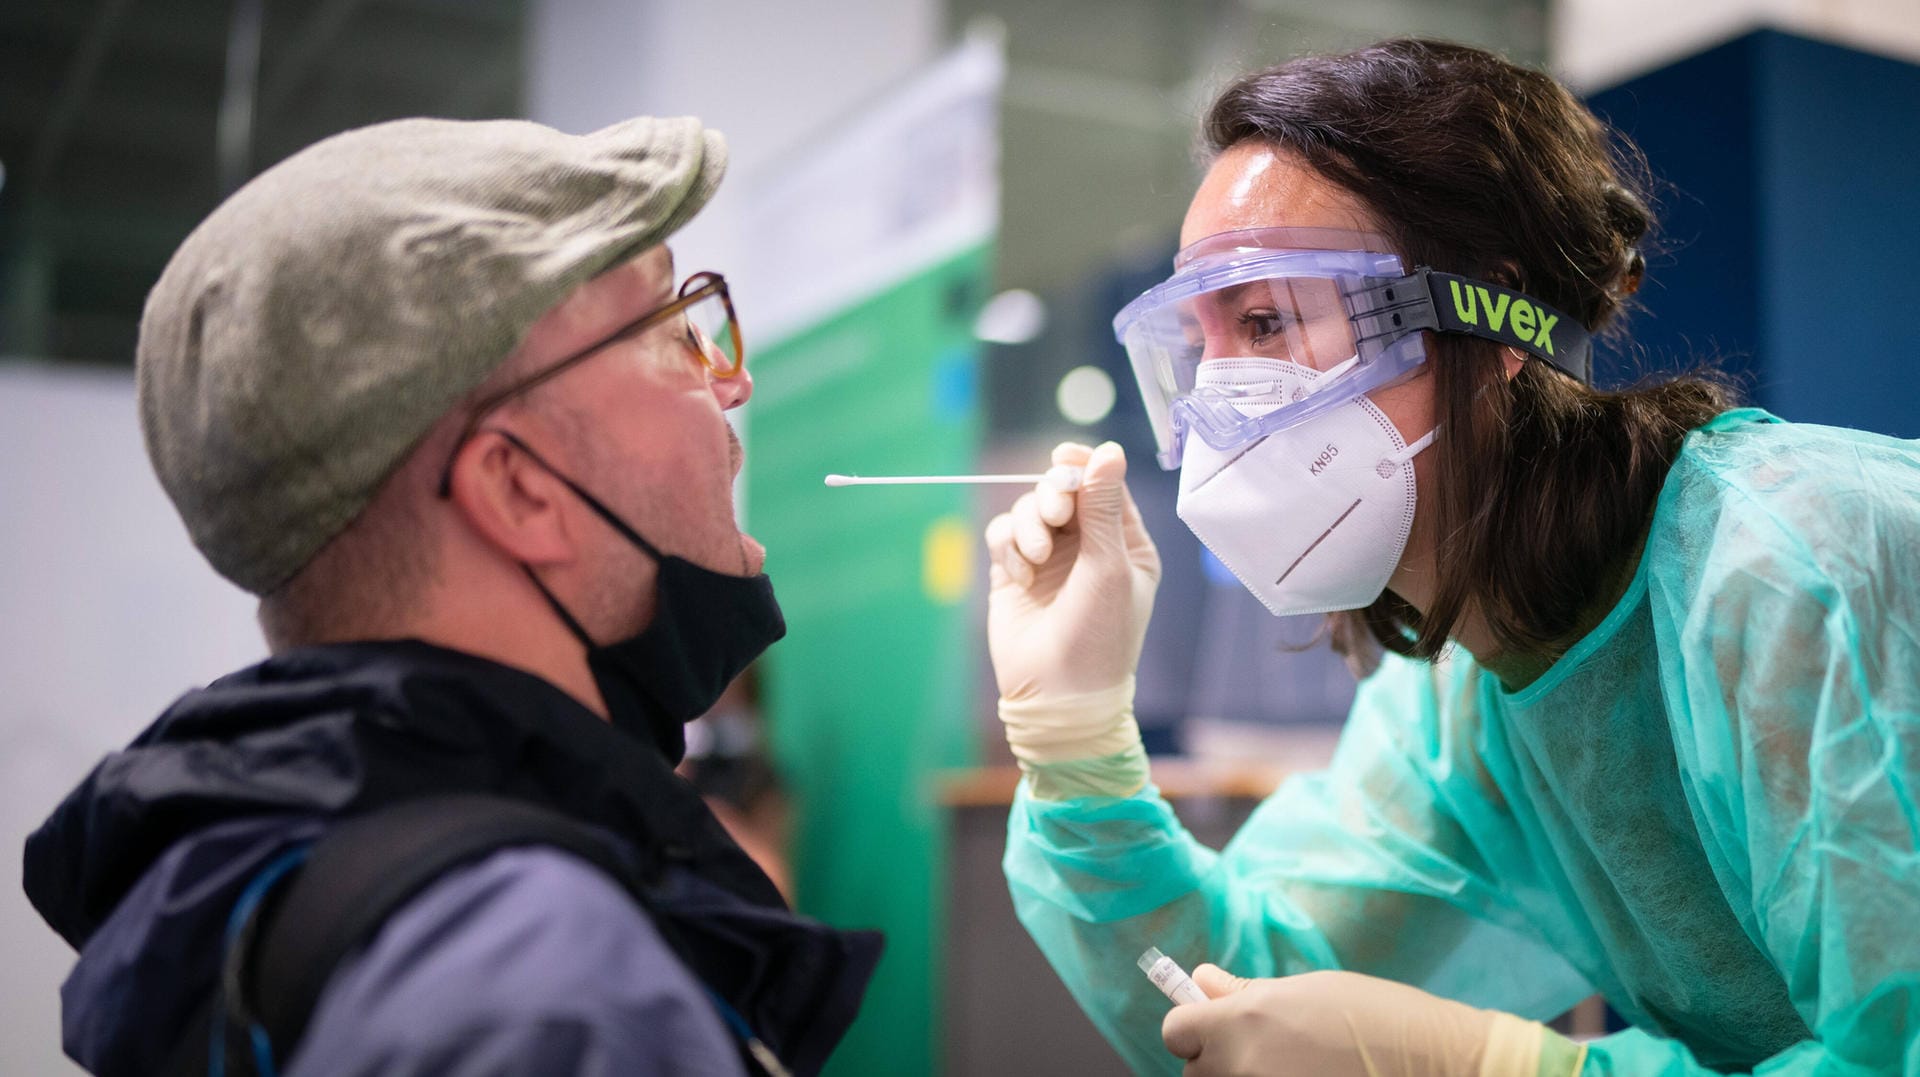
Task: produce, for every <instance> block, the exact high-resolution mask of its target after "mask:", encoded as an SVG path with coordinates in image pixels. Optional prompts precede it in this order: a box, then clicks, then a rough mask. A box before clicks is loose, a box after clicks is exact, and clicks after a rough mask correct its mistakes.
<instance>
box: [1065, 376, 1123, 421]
mask: <svg viewBox="0 0 1920 1077" xmlns="http://www.w3.org/2000/svg"><path fill="white" fill-rule="evenodd" d="M1053 395H1054V400H1055V401H1056V402H1057V403H1058V404H1059V405H1060V414H1062V415H1064V416H1066V417H1067V421H1068V422H1070V423H1077V424H1079V425H1080V426H1092V425H1093V424H1094V423H1097V422H1099V421H1100V420H1102V419H1104V418H1106V417H1107V413H1109V412H1111V411H1112V410H1113V379H1112V378H1110V377H1108V376H1107V372H1106V371H1104V370H1101V369H1100V368H1099V367H1097V366H1077V367H1074V368H1073V369H1072V370H1069V371H1067V376H1066V377H1064V378H1061V379H1060V388H1059V389H1058V390H1057V391H1055V393H1054V394H1053Z"/></svg>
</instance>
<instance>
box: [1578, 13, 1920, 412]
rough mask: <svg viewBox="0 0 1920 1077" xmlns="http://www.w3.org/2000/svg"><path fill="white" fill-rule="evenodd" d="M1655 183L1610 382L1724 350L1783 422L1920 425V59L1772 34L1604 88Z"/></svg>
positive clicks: (1598, 106) (1613, 115)
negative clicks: (1625, 333)
mask: <svg viewBox="0 0 1920 1077" xmlns="http://www.w3.org/2000/svg"><path fill="white" fill-rule="evenodd" d="M1591 103H1592V105H1593V106H1594V109H1595V111H1597V112H1599V113H1600V114H1601V115H1602V116H1603V117H1605V118H1607V119H1609V120H1610V121H1611V122H1613V123H1614V124H1615V125H1617V126H1618V127H1620V128H1621V129H1622V130H1623V131H1625V132H1626V133H1627V134H1628V135H1629V136H1630V137H1632V138H1633V139H1634V140H1635V141H1636V142H1637V143H1639V145H1640V146H1641V148H1642V149H1643V150H1644V151H1645V152H1646V154H1647V158H1648V160H1649V162H1650V163H1651V165H1652V167H1653V172H1654V174H1655V176H1656V177H1657V178H1658V179H1659V180H1661V181H1663V183H1662V189H1661V190H1660V191H1659V195H1660V198H1659V201H1660V205H1659V207H1658V208H1659V210H1660V212H1661V216H1662V218H1663V220H1664V222H1665V227H1664V230H1663V236H1664V237H1665V238H1664V250H1662V251H1661V252H1660V253H1657V254H1656V255H1655V256H1654V257H1651V258H1649V261H1648V277H1649V279H1648V283H1647V285H1646V287H1645V288H1644V289H1643V290H1642V292H1641V297H1640V298H1641V299H1642V301H1643V302H1644V304H1645V306H1646V310H1645V311H1644V312H1643V313H1642V314H1640V315H1639V316H1638V317H1636V318H1635V320H1634V322H1633V323H1632V331H1633V332H1632V335H1633V339H1634V341H1635V347H1634V348H1631V349H1629V350H1628V351H1627V352H1626V353H1625V354H1620V355H1611V356H1603V358H1602V362H1601V364H1600V365H1599V367H1598V370H1599V372H1600V374H1601V376H1602V377H1603V378H1606V379H1608V380H1609V381H1611V382H1613V383H1619V382H1622V381H1629V380H1632V378H1633V376H1634V375H1636V374H1637V373H1639V372H1641V371H1642V370H1646V369H1674V368H1676V367H1682V366H1686V365H1688V364H1689V363H1692V362H1696V361H1700V360H1716V361H1718V362H1719V363H1720V365H1721V366H1723V367H1724V368H1725V369H1728V370H1730V371H1732V372H1735V373H1736V374H1739V375H1741V376H1742V377H1743V378H1744V379H1745V381H1746V386H1747V389H1748V392H1749V393H1750V395H1751V396H1752V398H1753V400H1754V402H1756V403H1758V404H1761V405H1762V406H1765V407H1767V408H1769V409H1771V410H1773V411H1775V412H1777V413H1779V414H1780V415H1782V416H1785V417H1786V418H1789V419H1796V420H1802V421H1807V422H1821V423H1833V424H1836V425H1842V426H1856V427H1862V428H1865V429H1870V430H1877V431H1880V432H1883V433H1888V434H1894V435H1897V436H1901V437H1920V390H1917V389H1916V388H1915V386H1916V384H1917V383H1916V379H1914V378H1913V376H1912V375H1911V373H1910V372H1909V370H1908V366H1909V360H1908V356H1909V354H1910V353H1912V351H1913V344H1912V336H1913V334H1912V331H1911V330H1910V329H1909V328H1908V325H1907V322H1908V320H1909V318H1910V315H1909V313H1908V312H1909V311H1911V310H1912V309H1913V308H1914V307H1915V305H1916V304H1915V303H1914V301H1913V300H1912V299H1911V298H1910V295H1911V292H1912V290H1913V289H1912V285H1911V284H1910V283H1909V282H1910V281H1911V280H1912V279H1913V278H1912V272H1911V269H1910V267H1911V266H1912V264H1913V262H1914V260H1915V255H1916V253H1920V213H1916V210H1920V67H1915V66H1913V65H1911V64H1906V63H1902V62H1899V61H1895V60H1888V59H1884V58H1882V57H1877V56H1871V55H1867V54H1865V53H1861V52H1857V51H1854V50H1852V49H1846V48H1842V47H1839V46H1834V45H1828V44H1823V43H1820V42H1814V41H1809V40H1806V39H1804V38H1799V37H1795V36H1792V35H1790V34H1783V33H1779V32H1775V31H1759V32H1756V33H1753V34H1749V35H1747V36H1745V37H1742V38H1740V39H1738V40H1736V41H1733V42H1730V43H1728V44H1726V45H1723V46H1721V47H1719V48H1716V49H1712V50H1709V51H1707V52H1704V53H1701V54H1699V55H1697V56H1693V57H1690V58H1688V59H1685V60H1682V61H1680V62H1678V63H1675V64H1673V65H1671V66H1669V67H1666V68H1663V69H1661V70H1659V71H1656V72H1653V73H1651V74H1648V75H1645V76H1642V77H1640V78H1637V79H1634V80H1632V81H1630V82H1627V83H1624V84H1622V85H1621V86H1619V87H1616V88H1614V89H1611V90H1607V91H1604V92H1602V93H1598V94H1596V95H1594V97H1593V98H1592V101H1591Z"/></svg>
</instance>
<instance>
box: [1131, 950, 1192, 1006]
mask: <svg viewBox="0 0 1920 1077" xmlns="http://www.w3.org/2000/svg"><path fill="white" fill-rule="evenodd" d="M1140 971H1141V972H1144V973H1146V974H1147V979H1149V980H1152V981H1153V986H1155V987H1157V988H1159V989H1160V993H1161V994H1163V995H1165V996H1167V997H1168V998H1170V999H1172V1000H1173V1004H1174V1005H1175V1006H1179V1005H1183V1004H1185V1003H1188V1002H1205V1001H1207V993H1206V992H1205V991H1202V990H1200V985H1199V984H1197V983H1194V982H1193V980H1192V979H1191V978H1190V977H1188V976H1187V970H1185V969H1183V968H1181V967H1180V966H1179V965H1178V964H1176V963H1174V960H1173V958H1171V957H1168V956H1167V955H1166V954H1163V953H1161V952H1160V948H1159V947H1158V946H1149V947H1147V952H1146V953H1144V954H1141V955H1140Z"/></svg>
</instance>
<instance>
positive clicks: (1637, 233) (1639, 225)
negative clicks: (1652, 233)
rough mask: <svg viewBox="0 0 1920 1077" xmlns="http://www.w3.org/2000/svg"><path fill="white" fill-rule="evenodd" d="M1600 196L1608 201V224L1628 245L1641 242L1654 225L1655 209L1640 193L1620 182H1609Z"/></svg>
mask: <svg viewBox="0 0 1920 1077" xmlns="http://www.w3.org/2000/svg"><path fill="white" fill-rule="evenodd" d="M1600 197H1601V198H1602V199H1603V200H1604V201H1605V202H1606V209H1607V224H1608V225H1609V226H1610V227H1612V228H1613V230H1614V232H1615V233H1616V234H1618V235H1619V237H1620V239H1621V241H1622V242H1624V243H1625V244H1626V245H1627V246H1629V247H1631V246H1632V245H1633V244H1635V243H1637V242H1639V240H1640V237H1641V236H1644V235H1646V234H1647V229H1649V228H1651V227H1653V211H1652V210H1650V209H1648V208H1647V204H1646V203H1645V202H1642V201H1641V200H1640V196H1639V195H1636V194H1634V193H1633V192H1632V191H1630V190H1628V189H1626V188H1625V187H1622V186H1621V185H1619V184H1618V183H1609V184H1607V185H1606V186H1605V187H1604V188H1602V189H1601V191H1600Z"/></svg>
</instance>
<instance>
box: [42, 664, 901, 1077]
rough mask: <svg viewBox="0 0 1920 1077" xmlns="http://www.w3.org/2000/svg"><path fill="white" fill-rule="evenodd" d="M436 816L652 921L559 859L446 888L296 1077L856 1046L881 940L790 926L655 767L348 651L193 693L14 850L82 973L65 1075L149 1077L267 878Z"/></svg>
mask: <svg viewBox="0 0 1920 1077" xmlns="http://www.w3.org/2000/svg"><path fill="white" fill-rule="evenodd" d="M443 792H446V793H450V792H484V793H493V794H498V795H504V796H509V797H514V798H519V799H524V800H527V801H530V802H534V803H538V804H541V805H543V806H546V807H549V808H553V809H555V810H557V811H560V812H561V813H563V814H565V815H568V816H570V817H572V818H574V819H576V820H577V821H580V822H582V823H585V824H587V825H589V826H591V827H594V828H597V829H598V830H600V831H602V832H604V833H605V834H606V835H607V836H608V839H609V841H611V842H613V843H615V847H616V848H617V849H618V850H619V853H620V855H622V856H623V857H627V858H629V860H630V863H632V864H633V865H634V867H635V870H636V871H637V872H638V873H639V875H640V876H641V877H642V878H644V879H647V880H649V882H650V885H649V895H650V897H649V905H650V906H651V908H650V909H642V908H641V906H640V905H639V904H638V903H636V902H635V901H634V900H633V899H632V898H631V896H629V895H628V894H627V893H626V892H625V891H623V890H622V889H621V888H620V887H619V885H617V884H616V883H615V882H614V881H613V880H612V879H611V878H609V877H607V876H606V875H604V874H602V873H601V872H600V871H599V870H597V869H595V868H593V867H590V866H588V865H587V864H586V863H585V862H584V861H581V860H578V859H576V858H574V857H572V856H571V855H570V854H567V853H564V852H561V851H558V850H555V849H545V848H530V849H529V848H522V849H513V850H504V851H501V852H499V853H495V854H493V855H491V856H490V857H488V858H486V859H483V860H481V861H479V862H477V863H474V864H472V865H470V866H468V867H465V868H461V869H456V870H454V871H452V872H449V873H448V874H447V875H445V876H443V877H442V878H441V879H440V880H439V881H437V882H436V883H435V884H433V885H432V886H431V887H429V888H428V889H427V890H425V891H423V892H422V893H421V894H420V895H419V896H418V897H416V898H415V899H413V900H412V901H410V902H409V903H408V904H407V905H405V906H403V907H402V908H401V909H400V910H399V911H398V912H397V913H395V914H394V915H393V916H392V917H391V918H390V919H389V920H388V921H387V923H386V925H385V927H384V928H383V929H382V930H381V932H380V933H379V935H378V936H376V937H375V939H374V940H373V942H372V943H371V944H370V945H369V946H368V947H367V948H366V949H365V950H363V951H362V952H361V953H360V954H359V955H358V956H357V957H355V958H353V959H350V960H349V961H347V962H344V963H343V964H342V966H341V967H340V968H339V969H337V970H336V971H335V973H334V975H333V976H332V978H331V979H330V980H329V982H328V986H327V989H326V991H325V992H324V993H323V994H322V996H321V999H320V1002H319V1004H318V1006H317V1007H316V1008H315V1010H314V1013H313V1017H312V1021H311V1023H310V1024H309V1026H308V1030H307V1034H306V1036H305V1037H304V1038H303V1039H302V1042H301V1044H300V1046H299V1048H298V1050H297V1051H296V1052H294V1053H293V1054H292V1055H291V1057H290V1058H289V1057H287V1056H285V1055H283V1057H282V1063H283V1066H284V1068H285V1070H286V1071H287V1072H289V1073H291V1074H295V1075H298V1074H302V1073H315V1074H319V1073H327V1074H339V1073H373V1072H379V1073H394V1072H431V1073H462V1074H465V1073H476V1074H477V1073H503V1072H582V1071H592V1072H620V1073H629V1072H631V1073H713V1074H734V1073H740V1072H743V1068H742V1061H741V1055H740V1053H739V1051H738V1047H737V1042H736V1037H735V1036H734V1034H733V1033H732V1032H731V1031H730V1030H729V1028H728V1027H727V1025H726V1024H725V1023H723V1022H722V1020H721V1018H720V1017H719V1016H718V1011H717V1009H716V1007H715V1005H714V1002H713V998H714V997H718V998H720V999H724V1000H725V1001H726V1002H727V1003H728V1004H729V1006H730V1008H731V1009H732V1010H734V1011H736V1012H737V1013H738V1014H739V1015H740V1016H741V1017H742V1018H743V1019H744V1020H745V1023H746V1024H747V1025H748V1026H749V1027H750V1028H751V1030H752V1032H753V1033H754V1034H756V1035H757V1036H758V1037H759V1038H760V1039H761V1040H763V1041H765V1042H766V1043H767V1044H768V1046H769V1047H771V1048H772V1049H773V1050H774V1053H775V1054H776V1055H778V1056H779V1057H780V1058H781V1059H782V1061H784V1062H785V1063H786V1064H787V1065H788V1067H789V1068H791V1069H792V1070H794V1072H796V1073H810V1072H815V1071H817V1070H818V1069H819V1067H820V1066H821V1064H822V1063H824V1061H825V1059H826V1057H827V1054H828V1052H830V1051H831V1050H832V1047H833V1046H834V1044H835V1043H837V1042H838V1040H839V1038H840V1036H841V1035H842V1034H843V1033H844V1031H845V1029H846V1026H847V1025H848V1023H850V1022H851V1020H852V1018H853V1015H854V1012H855V1009H856V1007H857V1005H858V1002H859V997H860V995H861V993H862V992H863V991H864V989H865V985H866V981H867V979H868V977H869V976H870V975H871V972H872V968H873V965H874V962H875V961H876V960H877V959H878V953H879V942H878V939H877V937H875V936H872V935H870V934H868V933H860V932H839V931H835V930H833V929H830V928H827V927H825V926H823V925H821V924H818V923H815V922H813V921H810V920H807V919H805V918H802V917H799V916H796V915H794V914H793V913H791V912H789V911H788V910H787V909H786V906H785V904H784V902H783V901H782V900H781V898H780V896H779V894H778V892H777V891H776V890H775V889H774V888H773V885H772V884H771V883H770V882H769V881H768V880H767V878H766V876H765V875H764V873H762V872H761V871H760V870H759V868H758V867H757V866H756V865H754V864H753V862H752V861H751V860H750V859H748V858H747V856H746V855H745V854H744V853H742V852H741V851H740V850H739V848H738V847H737V846H736V845H734V844H733V842H732V840H731V839H729V838H728V837H727V835H726V833H725V831H724V830H723V829H722V828H721V827H720V825H719V824H718V822H717V821H715V820H714V818H713V816H712V815H711V813H709V812H708V811H707V809H706V805H705V804H704V803H703V802H702V801H701V800H700V798H699V797H698V796H697V795H696V794H694V792H693V791H692V790H691V789H690V788H688V787H687V786H686V784H685V783H684V782H682V781H681V780H680V779H679V778H678V777H677V776H675V775H674V774H673V772H672V770H671V768H670V766H669V765H668V763H667V760H666V759H665V757H664V756H663V755H662V753H661V750H660V748H659V747H657V746H656V745H653V744H650V743H646V742H644V741H642V740H640V739H638V738H637V737H634V736H631V735H628V734H627V733H624V732H621V731H619V730H616V729H615V728H613V727H612V726H610V725H608V724H607V723H606V722H604V721H602V720H601V719H599V718H598V717H597V716H595V715H594V714H592V713H591V712H589V711H587V710H586V709H584V708H582V707H581V706H580V705H579V704H578V703H577V702H575V701H574V700H573V699H572V698H571V697H569V696H567V695H566V694H564V693H562V692H560V691H559V690H558V689H555V688H554V687H553V686H551V685H549V684H547V683H546V682H545V681H542V680H540V679H538V678H536V677H533V676H531V675H528V674H526V673H522V672H520V671H517V670H513V669H509V668H507V667H504V666H500V665H498V664H496V663H492V662H488V661H485V660H483V659H479V658H475V657H473V656H470V655H465V654H460V653H457V652H452V651H447V650H444V649H441V648H436V647H432V646H428V645H426V644H421V643H415V642H394V643H365V644H345V645H338V646H329V647H316V648H307V649H302V650H296V651H291V652H288V653H286V654H283V655H279V656H276V657H274V658H272V659H269V660H268V661H266V662H264V663H261V664H260V665H258V666H254V667H251V668H249V669H247V670H243V671H241V672H239V673H236V674H233V675H232V676H230V677H226V678H224V679H222V680H220V681H218V682H216V683H214V684H213V685H211V686H209V687H208V688H206V689H203V690H201V691H197V692H193V693H189V694H188V695H187V696H185V697H183V698H182V699H181V700H179V701H178V702H177V703H175V704H174V705H173V706H172V707H171V708H169V709H168V710H167V712H166V713H165V714H163V715H162V716H161V717H160V718H159V720H157V721H156V722H155V723H154V724H153V725H152V726H151V727H149V728H148V729H147V730H146V732H144V733H142V734H141V735H140V736H139V737H138V738H136V739H135V740H134V742H133V743H132V744H131V745H130V746H128V748H126V749H125V750H123V751H120V752H117V753H114V754H113V755H110V756H108V757H107V759H106V760H104V761H103V762H102V763H101V764H100V765H99V766H98V767H96V768H95V769H94V771H93V773H92V774H90V775H89V776H88V777H87V778H86V780H85V781H83V782H82V783H81V785H80V786H79V788H77V789H76V790H75V791H74V792H73V793H72V794H71V795H69V796H68V798H67V799H66V801H64V802H63V803H62V804H61V805H60V807H59V808H58V809H56V810H55V812H54V813H53V815H52V816H51V817H50V818H49V819H48V820H47V822H46V823H45V824H43V825H42V826H41V828H40V829H39V830H38V831H36V832H35V833H34V834H33V836H32V837H30V838H29V839H28V842H27V854H26V861H25V881H26V889H27V894H28V896H29V897H30V898H31V899H32V901H33V903H34V905H35V907H36V908H37V909H39V911H40V913H41V915H42V916H44V917H45V918H46V920H47V922H48V923H49V924H51V925H52V926H53V927H54V929H55V930H57V931H59V932H60V934H61V935H62V936H63V937H65V938H66V939H67V940H68V941H69V942H70V943H72V944H73V945H74V946H75V947H76V948H78V949H79V950H80V961H79V963H78V964H77V965H76V966H75V968H74V971H73V973H72V975H71V976H70V977H69V979H68V981H67V983H66V984H65V986H64V987H63V989H62V1002H63V1007H64V1038H65V1044H66V1050H67V1053H68V1054H69V1055H71V1056H72V1057H73V1058H74V1059H75V1060H76V1061H78V1062H79V1063H80V1064H81V1065H83V1066H85V1067H87V1068H88V1069H89V1070H92V1071H94V1072H96V1073H100V1074H121V1073H148V1072H152V1071H153V1070H154V1069H155V1068H156V1067H157V1065H158V1064H159V1062H160V1060H162V1059H164V1058H165V1057H166V1056H167V1055H168V1053H169V1052H170V1051H171V1050H172V1049H173V1045H174V1043H173V1041H174V1039H175V1038H176V1037H177V1036H179V1035H180V1033H181V1031H182V1030H183V1029H184V1028H185V1027H186V1025H187V1024H188V1022H189V1020H190V1018H191V1016H192V1014H193V1012H194V1011H195V1010H196V1009H197V1007H198V1006H199V1005H200V1003H201V1002H202V1001H203V1000H204V999H205V998H206V996H207V993H208V992H209V990H210V989H211V987H212V984H213V982H214V973H215V969H216V968H217V965H218V962H219V960H220V956H221V945H222V944H221V932H222V929H223V928H224V926H225V922H226V918H227V916H228V914H229V913H230V911H231V910H232V907H233V905H234V901H235V899H236V898H237V897H238V895H239V892H240V890H241V889H242V888H243V887H244V886H245V885H246V883H247V882H248V881H249V880H250V879H251V878H253V876H254V875H255V874H256V873H258V871H259V870H260V869H261V868H262V867H263V866H264V865H265V864H266V863H267V862H269V861H270V860H272V859H273V858H274V857H275V856H277V855H278V854H279V853H281V852H282V851H284V850H286V849H288V848H290V847H292V846H294V845H297V844H300V843H303V842H308V841H311V840H313V839H314V838H315V837H316V836H318V835H319V834H320V833H322V832H323V831H324V829H325V827H326V826H327V823H328V821H329V820H331V819H333V818H336V817H338V816H341V815H343V814H351V813H358V812H362V811H368V810H372V809H376V808H379V807H381V806H384V805H387V804H390V803H394V802H396V801H398V800H401V799H405V798H408V797H414V796H420V795H426V794H433V793H443ZM657 921H667V922H666V923H661V922H657ZM662 928H664V929H665V930H662ZM668 939H672V940H673V941H672V943H671V944H669V942H668V941H667V940H668Z"/></svg>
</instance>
